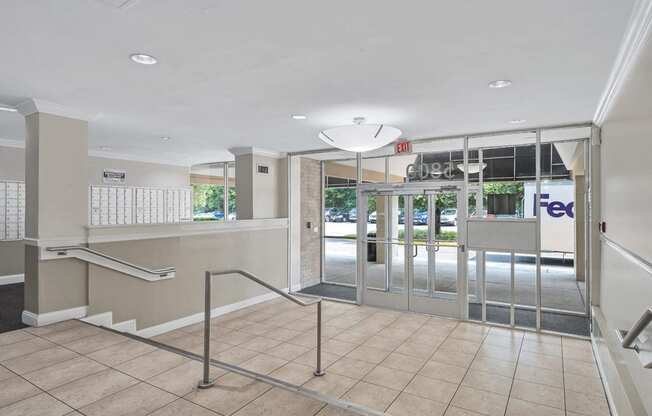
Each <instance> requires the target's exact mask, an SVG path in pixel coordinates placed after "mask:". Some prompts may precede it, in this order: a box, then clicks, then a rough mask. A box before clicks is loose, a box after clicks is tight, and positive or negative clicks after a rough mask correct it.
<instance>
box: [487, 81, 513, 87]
mask: <svg viewBox="0 0 652 416" xmlns="http://www.w3.org/2000/svg"><path fill="white" fill-rule="evenodd" d="M510 85H512V81H510V80H508V79H497V80H495V81H491V82H490V83H489V88H507V87H509V86H510Z"/></svg>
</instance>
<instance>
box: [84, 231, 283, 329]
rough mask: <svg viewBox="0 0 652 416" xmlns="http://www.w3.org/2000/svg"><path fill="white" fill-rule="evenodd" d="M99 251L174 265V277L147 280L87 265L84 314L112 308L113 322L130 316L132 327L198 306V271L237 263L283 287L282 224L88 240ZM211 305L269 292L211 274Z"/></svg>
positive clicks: (168, 318) (201, 294)
mask: <svg viewBox="0 0 652 416" xmlns="http://www.w3.org/2000/svg"><path fill="white" fill-rule="evenodd" d="M91 248H93V249H96V250H99V251H101V252H103V253H106V254H109V255H113V256H116V257H119V258H123V259H126V260H128V261H132V262H134V263H137V264H142V265H147V266H150V267H162V266H174V267H176V277H175V278H174V279H169V280H165V281H161V282H147V281H144V280H140V279H136V278H133V277H129V276H125V275H122V274H120V273H117V272H114V271H110V270H106V269H103V268H100V267H97V266H93V265H91V266H90V267H89V275H90V278H89V286H88V289H89V303H90V307H91V308H90V311H89V314H95V313H101V312H107V311H112V312H113V320H114V322H121V321H126V320H131V319H136V320H137V324H138V329H143V328H147V327H150V326H153V325H157V324H161V323H164V322H168V321H171V320H174V319H179V318H183V317H186V316H189V315H193V314H196V313H200V312H202V311H203V305H204V303H203V302H204V291H203V288H204V272H205V271H206V270H209V269H210V270H220V269H222V270H224V269H231V268H239V269H245V270H247V271H250V272H252V273H254V274H256V275H257V276H259V277H260V278H261V279H263V280H265V281H266V282H268V283H271V284H272V285H274V286H276V287H278V288H286V287H287V286H288V284H287V229H284V228H283V229H271V230H249V231H238V232H226V233H218V234H208V235H201V236H189V237H174V238H162V239H151V240H138V241H121V242H115V243H103V244H92V245H91ZM213 288H214V289H213V304H212V307H213V308H216V307H219V306H223V305H227V304H231V303H234V302H238V301H242V300H245V299H248V298H250V297H253V296H257V295H262V294H266V293H269V291H268V290H266V289H264V288H261V287H259V286H257V285H255V284H253V283H251V282H248V281H247V280H246V279H244V278H242V277H221V278H215V279H214V283H213Z"/></svg>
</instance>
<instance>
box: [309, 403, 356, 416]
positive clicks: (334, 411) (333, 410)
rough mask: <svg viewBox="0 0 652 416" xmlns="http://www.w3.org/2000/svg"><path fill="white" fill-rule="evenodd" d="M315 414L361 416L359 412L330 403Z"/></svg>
mask: <svg viewBox="0 0 652 416" xmlns="http://www.w3.org/2000/svg"><path fill="white" fill-rule="evenodd" d="M315 416H359V413H354V412H351V411H348V410H345V409H341V408H339V407H334V406H330V405H329V406H326V407H324V408H323V409H321V410H320V411H319V413H317V414H316V415H315Z"/></svg>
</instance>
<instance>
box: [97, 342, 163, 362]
mask: <svg viewBox="0 0 652 416" xmlns="http://www.w3.org/2000/svg"><path fill="white" fill-rule="evenodd" d="M154 350H156V347H153V346H151V345H148V344H145V343H144V342H140V341H134V340H131V339H130V340H128V341H127V342H122V343H120V344H116V345H112V346H110V347H107V348H102V349H101V350H98V351H95V352H93V353H91V354H88V358H91V359H93V360H96V361H99V362H101V363H102V364H104V365H108V366H109V367H112V366H115V365H118V364H121V363H123V362H125V361H129V360H131V359H133V358H135V357H138V356H141V355H143V354H147V353H148V352H152V351H154Z"/></svg>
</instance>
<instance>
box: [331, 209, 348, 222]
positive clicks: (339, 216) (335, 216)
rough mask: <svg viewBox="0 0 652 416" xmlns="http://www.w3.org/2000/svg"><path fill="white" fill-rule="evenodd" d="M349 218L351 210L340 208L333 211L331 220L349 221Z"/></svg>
mask: <svg viewBox="0 0 652 416" xmlns="http://www.w3.org/2000/svg"><path fill="white" fill-rule="evenodd" d="M348 220H349V212H348V211H345V210H342V209H338V210H336V211H334V212H331V221H333V222H347V221H348Z"/></svg>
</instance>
